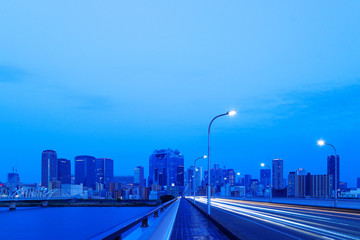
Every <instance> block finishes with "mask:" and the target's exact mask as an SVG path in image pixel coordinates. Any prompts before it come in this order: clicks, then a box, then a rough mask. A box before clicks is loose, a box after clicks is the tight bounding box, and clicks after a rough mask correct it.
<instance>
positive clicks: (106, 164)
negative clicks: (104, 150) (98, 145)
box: [95, 158, 114, 189]
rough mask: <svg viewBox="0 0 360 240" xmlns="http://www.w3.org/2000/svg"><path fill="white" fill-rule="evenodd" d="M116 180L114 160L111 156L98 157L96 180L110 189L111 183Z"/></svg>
mask: <svg viewBox="0 0 360 240" xmlns="http://www.w3.org/2000/svg"><path fill="white" fill-rule="evenodd" d="M113 180H114V161H113V160H112V159H110V158H97V159H96V180H95V182H96V183H98V184H103V186H104V187H105V188H106V189H108V186H109V183H110V182H113Z"/></svg>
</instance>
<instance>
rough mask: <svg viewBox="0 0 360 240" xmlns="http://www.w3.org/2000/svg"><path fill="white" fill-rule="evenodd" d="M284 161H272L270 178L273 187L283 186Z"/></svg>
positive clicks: (279, 187) (280, 187)
mask: <svg viewBox="0 0 360 240" xmlns="http://www.w3.org/2000/svg"><path fill="white" fill-rule="evenodd" d="M283 173H284V163H283V160H282V159H274V160H273V162H272V178H273V186H274V189H283V188H284V177H283V176H284V175H283Z"/></svg>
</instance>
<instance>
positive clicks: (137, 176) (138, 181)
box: [134, 166, 145, 187]
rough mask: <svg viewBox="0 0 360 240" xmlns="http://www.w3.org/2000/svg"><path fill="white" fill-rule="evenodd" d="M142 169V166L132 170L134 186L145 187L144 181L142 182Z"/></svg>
mask: <svg viewBox="0 0 360 240" xmlns="http://www.w3.org/2000/svg"><path fill="white" fill-rule="evenodd" d="M144 180H145V179H144V167H143V166H137V167H136V168H135V169H134V183H135V185H137V186H139V187H145V181H144Z"/></svg>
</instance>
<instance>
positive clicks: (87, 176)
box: [75, 155, 96, 189]
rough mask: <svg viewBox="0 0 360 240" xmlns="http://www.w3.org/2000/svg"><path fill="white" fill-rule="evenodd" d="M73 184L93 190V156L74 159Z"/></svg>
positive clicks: (94, 166) (94, 179) (94, 168)
mask: <svg viewBox="0 0 360 240" xmlns="http://www.w3.org/2000/svg"><path fill="white" fill-rule="evenodd" d="M75 183H76V184H81V183H82V184H83V185H84V186H85V187H87V188H91V189H95V183H96V158H95V157H93V156H86V155H83V156H77V157H75Z"/></svg>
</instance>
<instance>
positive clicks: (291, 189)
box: [287, 172, 296, 197]
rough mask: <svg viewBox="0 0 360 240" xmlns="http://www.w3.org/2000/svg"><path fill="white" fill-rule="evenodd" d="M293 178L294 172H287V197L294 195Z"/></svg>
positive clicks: (294, 176)
mask: <svg viewBox="0 0 360 240" xmlns="http://www.w3.org/2000/svg"><path fill="white" fill-rule="evenodd" d="M295 178H296V173H295V172H289V175H288V180H289V182H288V187H287V196H288V197H295Z"/></svg>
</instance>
